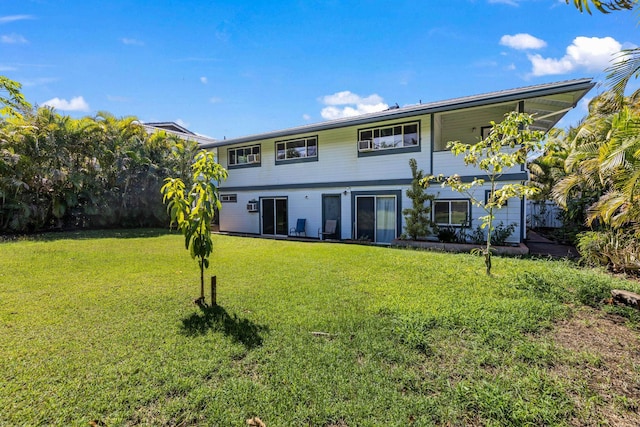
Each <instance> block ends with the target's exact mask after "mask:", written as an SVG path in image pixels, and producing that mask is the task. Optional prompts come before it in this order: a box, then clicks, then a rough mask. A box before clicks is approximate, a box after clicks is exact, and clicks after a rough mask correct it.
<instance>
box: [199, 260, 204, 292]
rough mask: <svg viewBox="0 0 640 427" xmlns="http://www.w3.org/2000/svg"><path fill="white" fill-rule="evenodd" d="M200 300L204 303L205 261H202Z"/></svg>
mask: <svg viewBox="0 0 640 427" xmlns="http://www.w3.org/2000/svg"><path fill="white" fill-rule="evenodd" d="M199 264H200V299H201V300H202V301H203V302H204V260H200V263H199Z"/></svg>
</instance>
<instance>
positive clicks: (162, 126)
mask: <svg viewBox="0 0 640 427" xmlns="http://www.w3.org/2000/svg"><path fill="white" fill-rule="evenodd" d="M142 127H144V128H145V129H146V130H147V132H148V133H154V132H157V131H158V130H161V131H164V132H166V133H170V134H173V135H176V136H178V137H180V138H182V139H185V140H188V141H196V142H197V143H198V144H200V146H205V145H207V146H211V145H212V144H214V143H215V142H216V140H215V139H213V138H208V137H206V136H202V135H197V134H195V133H193V132H191V131H190V130H189V129H186V128H184V127H182V126H180V125H179V124H177V123H174V122H153V123H142Z"/></svg>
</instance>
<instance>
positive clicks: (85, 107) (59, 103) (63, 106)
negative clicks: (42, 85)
mask: <svg viewBox="0 0 640 427" xmlns="http://www.w3.org/2000/svg"><path fill="white" fill-rule="evenodd" d="M42 105H46V106H48V107H53V108H55V109H56V110H62V111H89V104H87V101H85V100H84V98H83V97H82V96H76V97H75V98H71V101H67V100H66V99H60V98H53V99H50V100H48V101H47V102H45V103H43V104H42Z"/></svg>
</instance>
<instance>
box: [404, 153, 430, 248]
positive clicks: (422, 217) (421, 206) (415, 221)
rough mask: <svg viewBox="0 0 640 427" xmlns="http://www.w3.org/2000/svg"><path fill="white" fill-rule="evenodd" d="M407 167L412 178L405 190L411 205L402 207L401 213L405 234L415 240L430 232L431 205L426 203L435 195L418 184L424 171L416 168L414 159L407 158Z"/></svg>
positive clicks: (416, 164)
mask: <svg viewBox="0 0 640 427" xmlns="http://www.w3.org/2000/svg"><path fill="white" fill-rule="evenodd" d="M409 167H410V168H411V176H412V177H413V180H412V181H411V188H409V189H408V190H407V197H408V198H410V199H411V201H412V202H413V206H412V207H410V208H407V209H404V210H403V211H402V213H403V215H404V218H405V223H406V225H405V227H404V231H405V233H406V235H407V236H408V237H409V238H411V239H413V240H417V239H419V238H422V237H425V236H428V235H429V234H430V233H431V231H430V226H431V217H430V214H431V206H430V205H429V204H427V201H430V200H433V199H434V198H435V196H433V195H430V194H427V192H426V191H425V189H424V187H423V186H422V185H420V181H421V180H422V178H424V172H423V171H422V170H418V163H417V162H416V159H410V160H409Z"/></svg>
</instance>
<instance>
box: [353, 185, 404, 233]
mask: <svg viewBox="0 0 640 427" xmlns="http://www.w3.org/2000/svg"><path fill="white" fill-rule="evenodd" d="M396 203H397V201H396V196H386V195H381V196H356V236H355V237H356V239H364V240H371V241H373V242H376V243H391V242H392V241H393V239H395V238H396V233H397V230H396V224H397V217H396V210H397V208H396Z"/></svg>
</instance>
